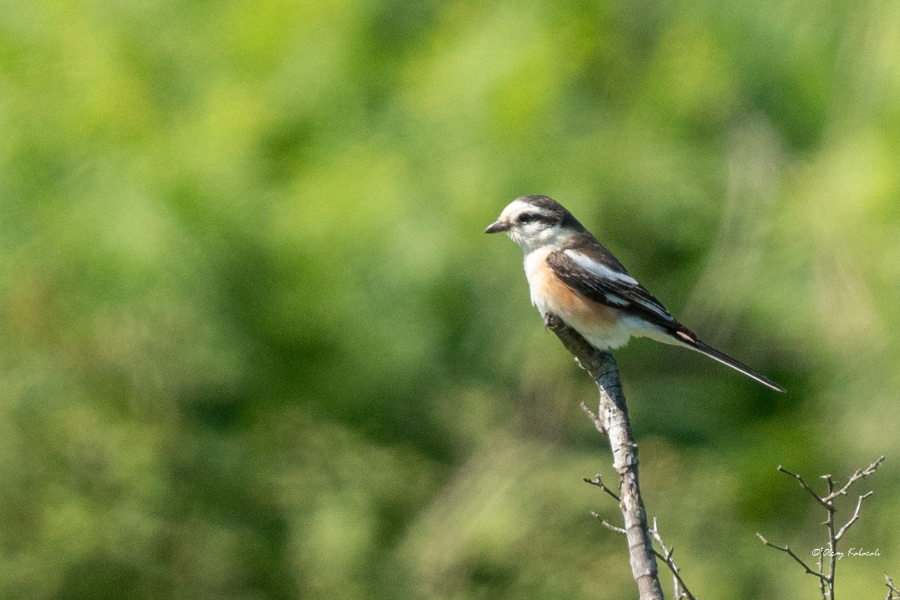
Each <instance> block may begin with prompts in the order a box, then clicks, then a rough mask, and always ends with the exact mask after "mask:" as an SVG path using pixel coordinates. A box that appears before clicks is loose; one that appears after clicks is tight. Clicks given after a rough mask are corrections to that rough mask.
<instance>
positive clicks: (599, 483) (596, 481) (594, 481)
mask: <svg viewBox="0 0 900 600" xmlns="http://www.w3.org/2000/svg"><path fill="white" fill-rule="evenodd" d="M584 482H585V483H589V484H591V485H596V486H597V487H598V488H600V489H601V490H603V491H604V492H606V493H607V494H609V495H610V496H612V497H613V498H615V500H616V502H620V501H621V499H620V498H619V495H618V494H616V493H615V492H614V491H612V490H611V489H609V488H608V487H606V484H605V483H603V480H602V479H601V478H600V474H599V473H598V474H597V475H595V476H594V478H593V479H588V478H587V477H585V479H584Z"/></svg>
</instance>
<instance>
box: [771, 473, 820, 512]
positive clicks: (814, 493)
mask: <svg viewBox="0 0 900 600" xmlns="http://www.w3.org/2000/svg"><path fill="white" fill-rule="evenodd" d="M778 470H779V471H781V472H782V473H784V474H785V475H790V476H791V477H793V478H794V479H796V480H797V482H798V483H799V484H800V487H802V488H803V489H804V490H806V491H807V492H809V493H810V495H812V497H813V498H815V499H816V502H818V503H819V504H821V505H822V506H824V507H825V508H828V503H827V502H825V499H824V498H822V496H820V495H818V494H817V493H816V492H815V490H813V489H812V488H811V487H809V485H807V483H806V482H805V481H803V478H802V477H800V475H798V474H796V473H791V472H790V471H788V470H787V469H785V468H784V467H782V466H781V465H778ZM826 477H831V476H830V475H826Z"/></svg>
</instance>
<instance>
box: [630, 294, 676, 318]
mask: <svg viewBox="0 0 900 600" xmlns="http://www.w3.org/2000/svg"><path fill="white" fill-rule="evenodd" d="M634 301H635V302H637V303H638V304H640V305H641V306H643V307H644V308H646V309H648V310H652V311H653V312H655V313H656V314H658V315H659V316H661V317H662V318H663V319H665V320H666V321H674V320H675V318H674V317H673V316H672V315H670V314H669V312H668V311H667V310H666V309H665V308H663V307H662V306H660V305H659V304H656V303H654V302H647V301H646V300H642V299H641V298H635V299H634Z"/></svg>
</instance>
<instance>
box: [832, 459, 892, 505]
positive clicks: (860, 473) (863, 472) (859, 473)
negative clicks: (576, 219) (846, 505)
mask: <svg viewBox="0 0 900 600" xmlns="http://www.w3.org/2000/svg"><path fill="white" fill-rule="evenodd" d="M883 462H884V456H880V457H879V458H878V459H877V460H876V461H875V462H873V463H872V464H871V465H869V466H868V467H866V468H865V469H857V470H856V472H855V473H854V474H853V475H851V476H850V479H848V480H847V483H846V484H844V487H842V488H841V489H839V490H838V491H836V492H831V493H830V494H828V496H826V497H825V498H823V500H825V501H826V502H831V501H832V500H834V499H835V498H837V497H838V496H844V495H846V494H847V490H849V489H850V486H851V485H853V484H854V483H856V482H857V481H859V480H860V479H865V478H866V477H868V476H869V475H872V474H873V473H875V470H876V469H877V468H878V467H880V466H881V463H883Z"/></svg>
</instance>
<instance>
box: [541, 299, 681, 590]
mask: <svg viewBox="0 0 900 600" xmlns="http://www.w3.org/2000/svg"><path fill="white" fill-rule="evenodd" d="M544 319H545V321H544V322H545V324H546V325H547V327H548V328H549V329H550V330H552V331H553V333H555V334H556V337H558V338H559V341H560V342H562V344H563V346H565V347H566V349H567V350H568V351H569V352H571V353H572V354H573V355H574V356H575V359H576V360H577V361H578V364H579V365H580V366H581V367H582V368H584V369H586V370H587V372H588V373H590V375H591V378H592V379H593V380H594V383H596V384H597V387H598V388H599V390H600V402H599V408H598V410H597V413H596V414H594V413H592V412H589V413H588V414H589V416H590V417H591V420H592V421H593V422H594V426H595V427H597V428H598V429H599V430H600V431H603V432H605V433H606V436H607V438H608V439H609V447H610V449H611V450H612V455H613V468H615V470H616V473H618V475H619V494H620V498H619V509H620V510H621V511H622V517H623V518H624V524H625V527H624V529H623V531H625V532H626V536H627V538H628V552H629V555H630V558H631V561H630V562H631V574H632V576H633V577H634V580H635V582H636V583H637V586H638V590H639V592H640V597H641V600H662V598H663V594H662V588H661V587H660V585H659V576H658V572H659V569H658V567H657V565H656V556H655V555H654V554H653V539H652V538H651V537H650V532H649V527H648V526H647V512H646V511H645V509H644V501H643V499H642V498H641V489H640V484H639V478H638V455H637V444H636V443H635V441H634V434H633V433H632V432H631V423H630V422H629V420H628V407H627V405H626V404H625V395H624V394H623V393H622V382H621V381H619V368H618V366H617V365H616V360H615V359H614V358H613V356H612V354H610V353H609V352H605V351H602V350H598V349H597V348H595V347H593V346H591V345H590V344H589V343H588V341H587V340H585V339H584V337H582V336H581V335H580V334H579V333H578V332H577V331H575V330H574V329H572V328H571V327H569V326H568V325H566V324H565V323H564V322H563V320H562V319H560V318H559V317H557V316H556V315H553V314H548V315H545V317H544ZM617 529H619V528H617Z"/></svg>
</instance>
